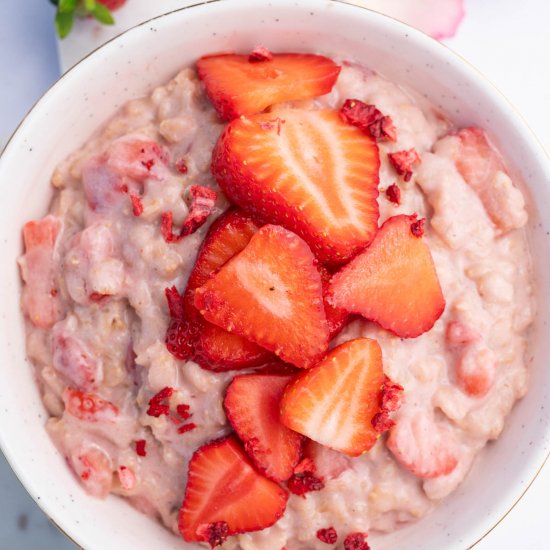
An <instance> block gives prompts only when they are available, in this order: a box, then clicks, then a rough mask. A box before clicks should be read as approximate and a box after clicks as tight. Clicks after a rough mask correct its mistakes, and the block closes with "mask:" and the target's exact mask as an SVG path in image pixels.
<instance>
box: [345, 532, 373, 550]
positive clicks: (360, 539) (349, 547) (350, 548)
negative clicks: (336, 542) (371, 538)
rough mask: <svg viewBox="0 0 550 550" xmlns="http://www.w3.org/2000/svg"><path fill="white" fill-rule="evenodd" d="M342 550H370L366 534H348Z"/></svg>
mask: <svg viewBox="0 0 550 550" xmlns="http://www.w3.org/2000/svg"><path fill="white" fill-rule="evenodd" d="M344 550H370V546H369V544H368V542H367V533H350V534H349V535H348V536H347V537H346V539H345V540H344Z"/></svg>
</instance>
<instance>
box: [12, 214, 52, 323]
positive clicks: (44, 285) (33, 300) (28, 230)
mask: <svg viewBox="0 0 550 550" xmlns="http://www.w3.org/2000/svg"><path fill="white" fill-rule="evenodd" d="M61 227H62V225H61V220H59V219H58V218H56V217H54V216H51V215H50V216H46V217H45V218H42V219H41V220H37V221H30V222H27V223H26V224H25V225H24V227H23V241H24V243H25V255H24V256H23V258H21V261H20V266H21V275H22V277H23V280H24V281H25V286H24V287H23V299H22V307H23V311H24V312H25V314H26V315H27V317H28V318H29V319H30V321H31V323H32V324H33V325H35V326H37V327H39V328H50V327H51V326H52V325H53V324H54V323H55V322H56V321H58V320H59V319H60V317H61V312H62V306H61V301H60V299H59V296H58V290H57V287H56V283H55V280H54V271H55V263H54V253H55V244H56V242H57V237H58V235H59V232H60V231H61Z"/></svg>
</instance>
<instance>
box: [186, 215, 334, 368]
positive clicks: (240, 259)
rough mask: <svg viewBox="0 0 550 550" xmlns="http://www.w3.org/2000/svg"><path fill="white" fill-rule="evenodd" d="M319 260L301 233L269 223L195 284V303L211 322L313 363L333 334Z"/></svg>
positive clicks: (302, 363) (296, 361)
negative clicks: (318, 268) (301, 236)
mask: <svg viewBox="0 0 550 550" xmlns="http://www.w3.org/2000/svg"><path fill="white" fill-rule="evenodd" d="M315 264H316V261H315V258H314V256H313V254H312V253H311V250H310V249H309V247H308V246H307V244H306V243H305V242H304V241H303V240H302V239H300V237H298V236H296V235H294V234H293V233H291V232H290V231H287V230H286V229H283V228H282V227H280V226H277V225H266V226H264V227H262V228H261V229H260V230H259V231H258V232H257V233H256V234H255V235H254V236H253V237H252V239H250V242H249V243H248V245H247V246H246V248H245V249H244V250H243V251H242V252H241V253H240V254H237V255H236V256H234V257H233V259H231V260H229V262H227V263H226V264H225V265H224V266H223V267H222V268H221V269H220V270H219V271H218V272H217V273H216V274H215V275H213V276H212V277H211V278H210V279H209V280H208V281H207V282H206V283H205V284H204V285H203V286H201V287H200V288H197V289H196V290H195V306H196V307H197V309H198V310H199V311H200V312H201V314H202V315H203V316H204V317H205V318H206V319H207V320H208V321H210V322H211V323H215V324H216V325H218V326H220V327H222V328H223V329H225V330H229V331H231V332H235V333H236V334H239V335H240V336H243V337H244V338H246V339H248V340H251V341H253V342H256V343H257V344H259V345H261V346H262V347H264V348H266V349H268V350H270V351H273V352H275V354H276V355H278V356H279V357H280V358H281V359H282V360H283V361H287V362H289V363H292V364H293V365H296V366H297V367H301V368H309V367H311V366H313V365H314V364H315V363H316V362H317V361H318V360H319V359H320V358H321V357H322V356H323V354H324V353H325V352H326V350H327V347H328V336H329V334H328V325H327V321H326V316H325V309H324V306H323V291H322V286H321V277H320V275H319V271H318V270H317V267H316V265H315Z"/></svg>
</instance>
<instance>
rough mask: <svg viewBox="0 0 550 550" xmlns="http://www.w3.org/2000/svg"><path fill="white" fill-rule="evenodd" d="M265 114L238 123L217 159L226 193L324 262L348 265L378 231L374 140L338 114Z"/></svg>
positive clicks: (228, 131) (228, 132) (221, 142)
mask: <svg viewBox="0 0 550 550" xmlns="http://www.w3.org/2000/svg"><path fill="white" fill-rule="evenodd" d="M279 116H280V122H281V124H275V121H274V119H273V115H270V114H263V115H256V116H251V117H248V118H246V117H243V118H240V119H238V120H234V121H233V122H231V123H230V124H229V126H228V127H227V128H226V130H225V132H224V133H223V134H222V135H221V137H220V139H219V140H218V143H217V144H216V147H215V149H214V152H213V156H212V173H213V174H214V177H215V178H216V180H217V181H218V183H219V184H220V187H221V188H222V189H223V191H224V192H225V193H226V195H227V196H228V197H229V198H230V199H231V200H232V201H233V202H235V203H237V204H238V205H239V206H241V207H242V208H243V209H244V210H245V211H247V212H249V213H250V214H252V215H253V216H254V217H255V218H256V219H258V220H259V221H261V222H263V223H274V224H279V225H282V226H284V227H285V228H286V229H289V230H290V231H293V232H294V233H296V234H298V235H299V236H300V237H302V238H303V239H304V240H305V241H306V242H307V243H308V244H309V246H310V247H311V249H312V250H313V252H314V253H315V255H316V256H317V257H318V258H319V260H320V261H321V262H323V263H333V264H340V263H343V262H345V261H347V260H349V259H350V258H351V257H353V256H354V255H355V254H356V253H357V252H359V251H360V250H361V249H362V248H364V247H365V246H366V245H368V244H369V243H370V242H371V240H372V239H373V237H374V235H375V233H376V230H377V228H378V202H377V200H376V199H377V197H378V171H379V166H380V160H379V155H378V146H377V145H376V142H375V141H374V139H373V138H372V137H370V136H368V135H366V134H365V133H363V132H362V131H361V130H360V129H359V128H356V127H355V126H352V125H350V124H346V123H345V122H344V121H343V120H342V119H341V118H340V115H339V113H337V112H336V111H329V110H322V111H302V110H299V109H294V110H292V111H285V112H284V113H279Z"/></svg>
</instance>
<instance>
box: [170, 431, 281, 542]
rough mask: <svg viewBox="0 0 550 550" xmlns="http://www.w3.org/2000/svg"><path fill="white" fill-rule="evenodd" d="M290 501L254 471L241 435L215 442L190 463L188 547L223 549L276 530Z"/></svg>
mask: <svg viewBox="0 0 550 550" xmlns="http://www.w3.org/2000/svg"><path fill="white" fill-rule="evenodd" d="M287 499H288V493H287V492H286V491H285V490H284V489H282V488H281V487H279V485H277V484H276V483H275V482H273V481H271V480H269V479H267V478H266V477H264V476H262V475H261V474H259V473H258V472H257V471H256V470H255V469H254V467H253V466H252V464H251V463H250V461H249V459H248V457H247V456H246V453H245V452H244V450H243V448H242V446H241V444H240V443H239V441H238V440H237V438H236V437H235V436H229V437H226V438H224V439H220V440H216V441H211V442H210V443H207V444H206V445H203V446H202V447H200V448H199V449H198V450H197V451H195V453H194V454H193V457H192V458H191V460H190V462H189V471H188V477H187V487H186V489H185V498H184V501H183V504H182V507H181V510H180V514H179V530H180V533H181V535H182V537H183V538H184V539H185V540H186V541H187V542H194V541H197V542H200V541H203V542H210V543H214V542H215V543H216V544H217V543H218V542H219V540H218V539H220V538H223V539H225V537H227V536H230V535H234V534H237V533H246V532H249V531H257V530H260V529H265V528H266V527H270V526H271V525H273V524H274V523H275V522H276V521H277V520H278V519H279V518H280V517H281V516H282V515H283V514H284V511H285V508H286V501H287ZM221 522H223V524H224V525H220V523H221Z"/></svg>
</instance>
